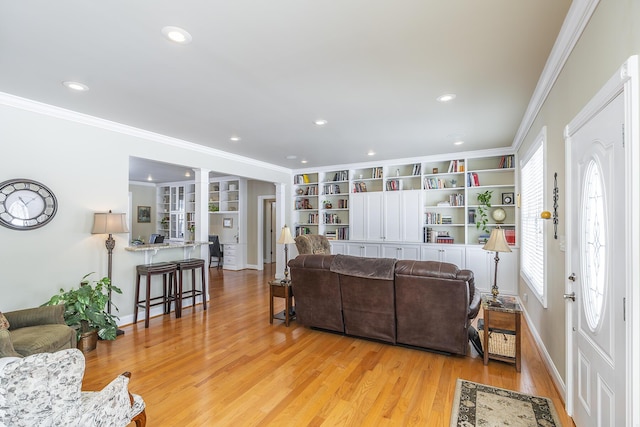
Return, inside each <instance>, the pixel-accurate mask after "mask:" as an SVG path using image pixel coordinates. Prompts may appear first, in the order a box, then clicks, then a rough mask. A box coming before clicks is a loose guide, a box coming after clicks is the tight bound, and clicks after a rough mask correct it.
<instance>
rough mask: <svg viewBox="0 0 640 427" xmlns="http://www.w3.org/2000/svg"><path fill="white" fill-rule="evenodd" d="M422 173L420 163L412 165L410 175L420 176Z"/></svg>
mask: <svg viewBox="0 0 640 427" xmlns="http://www.w3.org/2000/svg"><path fill="white" fill-rule="evenodd" d="M420 173H422V165H421V164H420V163H415V164H414V165H413V170H412V171H411V175H414V176H415V175H420Z"/></svg>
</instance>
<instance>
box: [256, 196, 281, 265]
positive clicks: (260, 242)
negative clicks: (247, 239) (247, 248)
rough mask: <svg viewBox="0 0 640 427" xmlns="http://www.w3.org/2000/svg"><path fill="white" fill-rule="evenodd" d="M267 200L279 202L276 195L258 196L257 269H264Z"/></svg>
mask: <svg viewBox="0 0 640 427" xmlns="http://www.w3.org/2000/svg"><path fill="white" fill-rule="evenodd" d="M265 200H274V201H275V203H278V201H277V199H276V195H275V194H273V195H270V196H258V203H257V205H258V233H257V234H258V236H257V237H258V243H257V246H258V259H257V262H256V263H257V265H256V269H257V270H260V271H262V270H264V251H263V250H262V248H263V247H264V216H265V215H264V202H265Z"/></svg>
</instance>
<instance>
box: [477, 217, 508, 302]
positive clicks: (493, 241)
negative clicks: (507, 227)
mask: <svg viewBox="0 0 640 427" xmlns="http://www.w3.org/2000/svg"><path fill="white" fill-rule="evenodd" d="M482 249H484V250H485V251H491V252H495V253H496V256H495V258H493V259H494V260H495V261H496V269H495V273H494V276H493V286H492V287H491V295H493V299H492V300H491V301H489V303H490V304H491V305H497V306H501V305H502V302H501V301H500V300H499V299H498V294H499V293H500V291H499V290H498V262H499V261H500V256H499V255H498V254H499V252H511V248H510V247H509V245H508V244H507V240H506V239H505V238H504V230H503V229H502V228H500V227H496V228H494V229H493V230H491V235H490V236H489V240H488V241H487V243H485V245H484V246H483V247H482Z"/></svg>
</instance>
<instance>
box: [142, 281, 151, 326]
mask: <svg viewBox="0 0 640 427" xmlns="http://www.w3.org/2000/svg"><path fill="white" fill-rule="evenodd" d="M150 296H151V274H147V293H146V294H145V305H144V327H145V328H148V327H149V312H150V311H151V298H150Z"/></svg>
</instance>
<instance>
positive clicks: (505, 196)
mask: <svg viewBox="0 0 640 427" xmlns="http://www.w3.org/2000/svg"><path fill="white" fill-rule="evenodd" d="M502 204H503V205H512V204H513V193H502Z"/></svg>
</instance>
